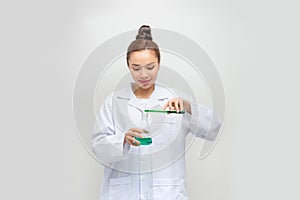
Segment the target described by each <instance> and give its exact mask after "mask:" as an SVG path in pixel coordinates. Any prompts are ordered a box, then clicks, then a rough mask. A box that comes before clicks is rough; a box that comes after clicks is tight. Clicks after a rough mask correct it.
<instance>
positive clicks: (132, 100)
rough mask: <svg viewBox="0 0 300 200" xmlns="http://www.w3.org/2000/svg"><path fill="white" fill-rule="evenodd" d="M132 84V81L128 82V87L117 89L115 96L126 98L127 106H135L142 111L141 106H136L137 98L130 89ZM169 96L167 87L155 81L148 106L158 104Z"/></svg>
mask: <svg viewBox="0 0 300 200" xmlns="http://www.w3.org/2000/svg"><path fill="white" fill-rule="evenodd" d="M133 84H134V83H130V84H129V85H128V87H126V88H124V89H122V90H120V91H118V92H117V94H116V97H117V98H118V99H121V100H127V101H128V105H129V106H132V107H135V108H137V109H138V110H141V111H143V108H140V107H138V106H137V104H136V101H138V98H137V97H136V96H135V94H134V92H133V90H132V85H133ZM170 98H171V92H170V91H169V90H168V89H167V88H165V87H163V86H161V85H159V84H157V83H155V87H154V91H153V92H152V94H151V96H150V98H149V104H148V106H150V107H152V106H156V105H160V103H159V102H162V101H164V100H167V99H170Z"/></svg>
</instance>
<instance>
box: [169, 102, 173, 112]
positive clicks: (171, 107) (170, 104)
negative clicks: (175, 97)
mask: <svg viewBox="0 0 300 200" xmlns="http://www.w3.org/2000/svg"><path fill="white" fill-rule="evenodd" d="M173 104H174V102H173V101H169V110H173Z"/></svg>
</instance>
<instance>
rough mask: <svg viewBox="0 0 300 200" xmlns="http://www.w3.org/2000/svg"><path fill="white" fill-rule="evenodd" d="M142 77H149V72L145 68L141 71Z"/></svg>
mask: <svg viewBox="0 0 300 200" xmlns="http://www.w3.org/2000/svg"><path fill="white" fill-rule="evenodd" d="M141 77H142V78H145V77H148V74H147V71H146V69H145V68H142V71H141Z"/></svg>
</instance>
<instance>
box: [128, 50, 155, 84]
mask: <svg viewBox="0 0 300 200" xmlns="http://www.w3.org/2000/svg"><path fill="white" fill-rule="evenodd" d="M128 68H129V70H130V73H131V76H132V78H133V80H134V82H135V83H136V84H137V86H138V87H139V88H141V89H149V88H151V87H152V86H153V84H154V83H155V81H156V78H157V74H158V70H159V63H158V58H157V56H156V54H155V51H153V50H141V51H134V52H132V53H131V54H130V57H129V60H128Z"/></svg>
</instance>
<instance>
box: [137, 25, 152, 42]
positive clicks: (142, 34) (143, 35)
mask: <svg viewBox="0 0 300 200" xmlns="http://www.w3.org/2000/svg"><path fill="white" fill-rule="evenodd" d="M136 39H137V40H138V39H144V40H152V35H151V29H150V26H147V25H143V26H141V27H140V29H139V33H138V35H137V36H136Z"/></svg>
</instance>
